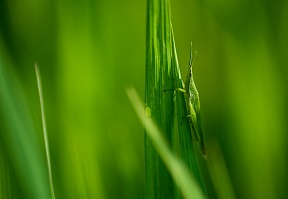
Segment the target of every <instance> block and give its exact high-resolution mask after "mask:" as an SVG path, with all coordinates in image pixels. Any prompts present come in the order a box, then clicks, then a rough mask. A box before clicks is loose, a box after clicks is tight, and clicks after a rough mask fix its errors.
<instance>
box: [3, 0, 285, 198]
mask: <svg viewBox="0 0 288 199" xmlns="http://www.w3.org/2000/svg"><path fill="white" fill-rule="evenodd" d="M171 16H172V23H173V29H174V34H175V40H176V47H177V52H178V56H179V63H180V67H181V69H182V72H186V68H187V65H188V61H189V48H190V42H191V41H192V42H193V46H194V48H195V49H196V50H197V51H198V54H197V57H196V60H195V65H194V66H195V67H194V69H193V70H194V79H195V83H196V84H197V88H198V91H199V94H200V99H201V108H202V115H203V119H202V120H203V127H204V131H205V135H206V140H207V142H208V143H209V142H211V143H212V142H217V143H219V144H220V148H221V151H222V152H223V156H224V159H225V162H226V164H227V168H228V172H229V174H230V178H231V183H232V187H233V188H234V191H235V195H236V197H237V198H253V199H258V198H259V199H260V198H261V199H263V198H267V199H268V198H287V197H288V192H287V188H286V185H287V184H288V173H287V152H288V150H287V132H288V123H287V119H288V114H287V110H288V105H287V103H286V102H287V101H288V90H287V88H286V87H287V85H288V61H287V60H288V59H287V56H286V54H287V52H288V23H287V20H288V3H287V2H286V1H280V0H278V1H274V2H270V1H256V0H253V1H247V0H246V1H240V0H233V1H228V0H221V1H211V0H198V1H197V0H195V1H188V0H179V1H175V0H172V1H171ZM145 32H146V1H144V0H142V1H132V0H129V1H128V0H126V1H111V0H106V1H104V0H96V1H88V0H83V1H76V0H72V1H63V0H60V1H56V0H55V1H53V0H52V1H51V0H40V1H39V0H38V1H36V0H28V1H8V0H2V1H0V89H1V90H0V95H1V96H0V119H1V120H0V198H7V197H8V196H9V195H11V198H37V197H39V196H41V197H42V198H45V197H47V198H49V183H48V174H47V171H46V170H47V168H46V166H45V165H46V163H45V150H44V143H43V137H42V131H41V114H40V105H39V99H38V93H37V84H36V77H35V72H34V66H33V65H34V62H37V63H38V64H39V68H40V70H41V75H42V83H43V91H44V103H45V108H46V119H47V130H48V135H49V143H50V154H51V162H52V172H53V179H54V186H55V194H56V198H81V199H85V198H143V195H144V144H143V143H144V140H143V139H144V135H143V133H144V130H143V128H142V127H141V125H140V122H139V121H138V119H137V118H136V116H135V114H134V113H133V110H132V107H131V105H130V104H129V102H128V99H127V96H126V94H125V88H126V87H127V86H131V85H132V86H134V87H135V88H136V89H137V90H138V91H139V93H140V94H141V96H142V97H143V96H144V79H145V72H144V71H145ZM183 76H185V74H184V73H183ZM143 98H144V97H143ZM208 154H209V151H208ZM21 162H22V163H23V164H22V163H21ZM46 176H47V177H46ZM8 185H9V186H8ZM7 187H8V188H7ZM9 190H10V191H9ZM211 198H216V195H215V196H213V197H211Z"/></svg>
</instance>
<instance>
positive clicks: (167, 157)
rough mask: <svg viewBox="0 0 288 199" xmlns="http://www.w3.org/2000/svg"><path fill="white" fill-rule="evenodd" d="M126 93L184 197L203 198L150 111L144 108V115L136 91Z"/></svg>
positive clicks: (131, 90) (191, 198) (130, 90)
mask: <svg viewBox="0 0 288 199" xmlns="http://www.w3.org/2000/svg"><path fill="white" fill-rule="evenodd" d="M127 95H128V97H129V99H130V101H131V103H132V105H133V108H134V109H135V111H136V113H137V115H138V117H139V119H140V121H141V122H142V124H143V125H144V127H145V129H146V133H147V135H148V136H149V138H150V139H151V141H152V144H153V147H155V149H156V151H157V153H158V154H159V155H160V157H161V159H162V160H163V162H164V164H165V165H166V167H167V168H168V171H169V172H170V173H171V175H172V177H173V179H174V181H175V182H176V184H177V186H178V187H179V189H180V191H181V193H182V195H183V197H184V198H186V199H202V198H205V197H204V195H203V193H202V191H201V189H200V188H199V186H198V184H197V183H196V182H195V181H194V180H193V178H192V177H191V174H190V173H189V170H188V169H187V167H186V166H185V165H184V164H183V163H182V162H181V161H180V160H179V159H177V158H176V157H175V156H174V155H173V153H172V151H171V150H170V149H169V147H168V144H167V142H166V141H165V138H164V137H163V135H162V134H161V133H160V131H159V130H158V128H157V127H156V125H155V124H154V123H153V121H152V120H151V118H150V117H149V114H150V112H149V111H148V110H147V108H146V115H145V111H144V109H143V107H144V106H143V104H142V103H141V101H140V99H139V97H138V95H137V93H136V91H135V90H134V89H129V90H127ZM159 191H160V190H159Z"/></svg>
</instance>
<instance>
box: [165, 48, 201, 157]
mask: <svg viewBox="0 0 288 199" xmlns="http://www.w3.org/2000/svg"><path fill="white" fill-rule="evenodd" d="M196 54H197V51H196V52H195V55H194V58H193V55H192V43H191V50H190V61H189V68H188V73H187V76H186V81H185V84H184V88H176V89H172V90H178V91H181V92H184V93H185V103H186V109H187V113H188V115H187V118H188V120H189V125H190V130H191V134H192V139H193V140H195V141H196V142H199V144H200V150H201V152H202V155H203V156H204V157H206V148H205V143H204V136H203V131H202V124H201V114H200V99H199V94H198V91H197V89H196V85H195V83H194V80H193V72H192V65H193V63H194V60H195V57H196ZM168 90H170V89H168Z"/></svg>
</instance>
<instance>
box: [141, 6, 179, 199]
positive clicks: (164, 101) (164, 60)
mask: <svg viewBox="0 0 288 199" xmlns="http://www.w3.org/2000/svg"><path fill="white" fill-rule="evenodd" d="M169 9H170V8H169V1H168V0H148V11H147V15H148V16H147V41H146V42H147V43H146V46H147V52H146V83H145V106H146V108H147V109H149V110H150V113H151V114H150V116H151V118H152V119H153V120H154V121H155V122H156V124H157V125H158V126H159V128H160V129H161V131H162V132H164V133H165V138H166V139H167V141H168V143H169V144H170V143H172V142H173V140H172V139H173V121H174V119H173V118H174V114H173V113H174V110H173V92H165V93H164V92H163V89H167V88H168V89H169V88H173V87H174V85H173V79H172V73H173V71H172V67H171V55H172V48H171V30H170V11H169ZM174 194H176V191H175V189H174V184H173V180H172V178H171V176H170V174H169V173H168V171H167V169H166V167H165V166H164V164H163V162H162V161H161V160H160V158H159V156H158V154H157V153H156V151H155V149H154V148H153V146H152V143H151V140H150V138H149V137H147V135H146V134H145V198H147V199H154V198H155V199H169V198H174Z"/></svg>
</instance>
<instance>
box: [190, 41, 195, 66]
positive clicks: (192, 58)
mask: <svg viewBox="0 0 288 199" xmlns="http://www.w3.org/2000/svg"><path fill="white" fill-rule="evenodd" d="M196 55H197V50H196V51H195V54H194V57H193V45H192V42H191V46H190V60H189V66H192V65H193V63H194V60H195V57H196Z"/></svg>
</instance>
